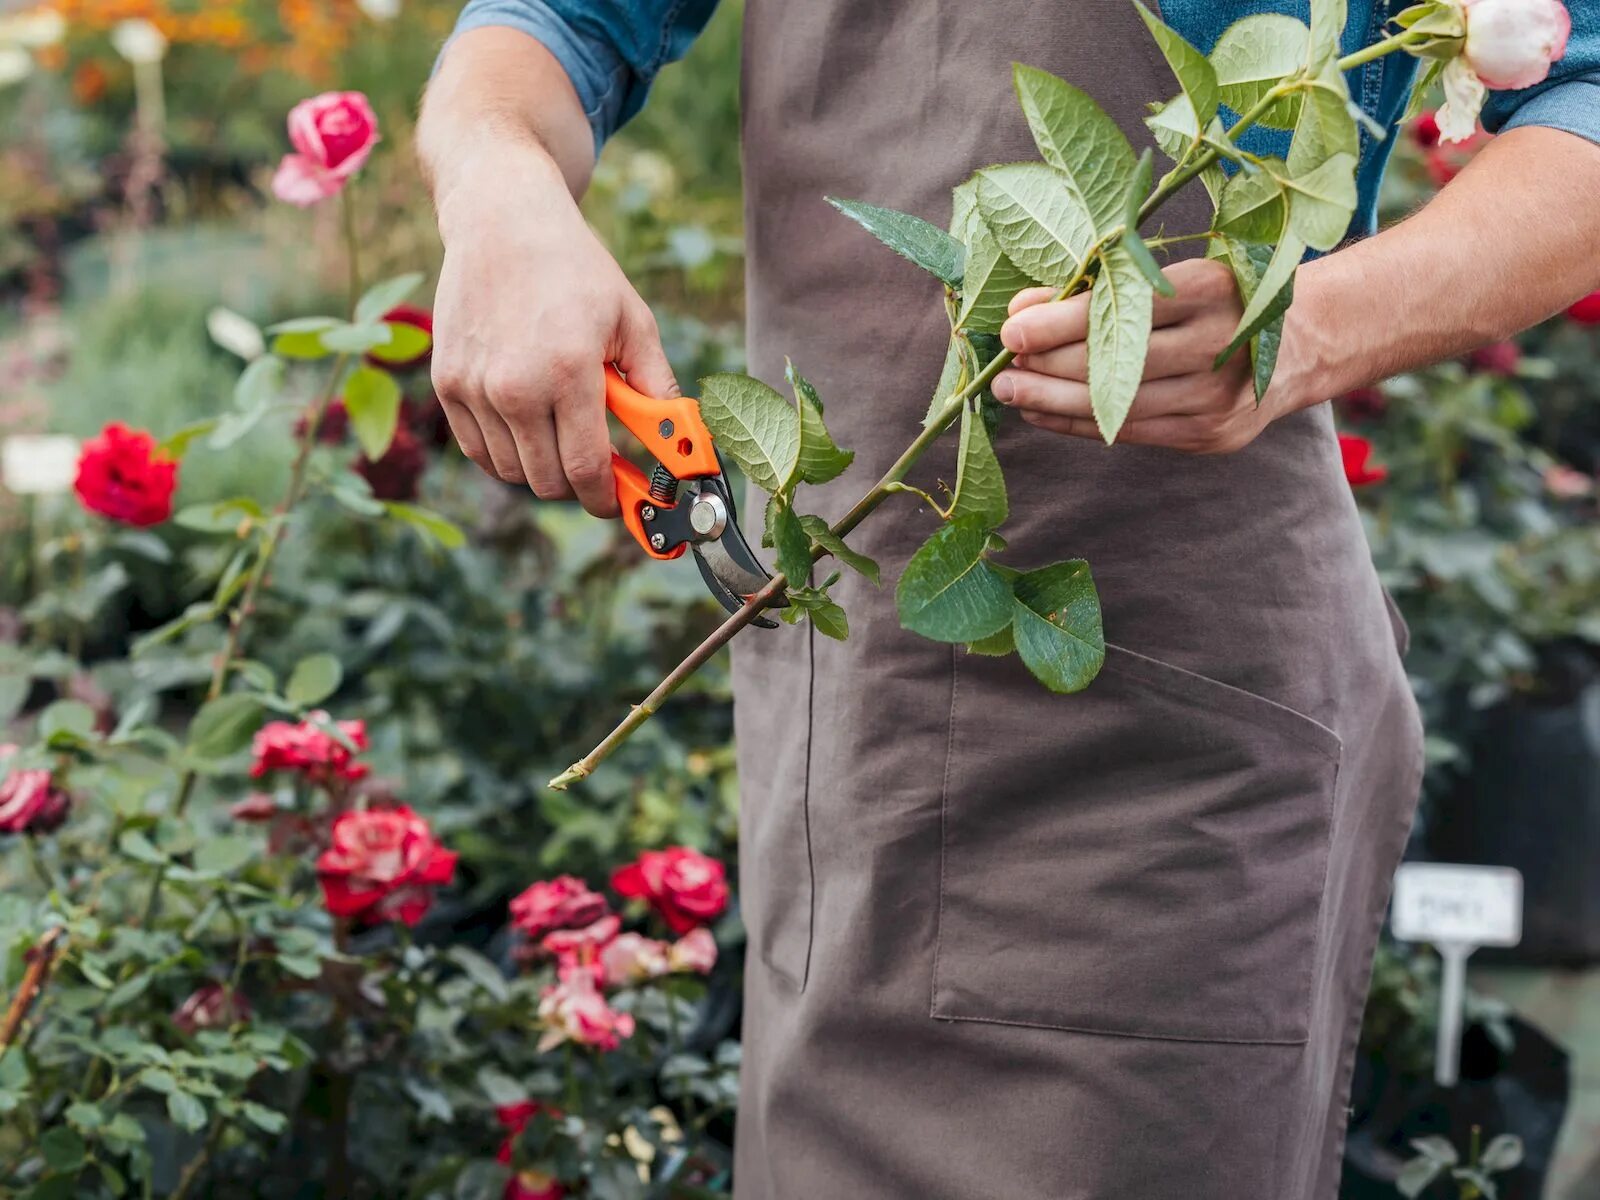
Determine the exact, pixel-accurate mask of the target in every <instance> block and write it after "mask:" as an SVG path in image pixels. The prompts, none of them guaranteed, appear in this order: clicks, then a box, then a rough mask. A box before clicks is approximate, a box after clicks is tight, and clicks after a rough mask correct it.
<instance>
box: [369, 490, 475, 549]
mask: <svg viewBox="0 0 1600 1200" xmlns="http://www.w3.org/2000/svg"><path fill="white" fill-rule="evenodd" d="M374 503H378V505H379V511H381V512H383V513H386V514H387V515H389V516H391V517H393V518H394V519H395V520H397V521H399V522H401V523H402V524H405V525H409V526H411V528H413V529H415V530H416V531H417V532H418V533H420V534H422V535H423V536H424V537H425V538H427V539H428V540H429V541H432V542H434V543H436V544H438V545H439V546H442V547H444V549H446V550H459V549H460V548H461V547H462V546H465V545H466V544H467V535H466V534H464V533H462V532H461V526H459V525H457V524H456V523H455V522H454V521H452V520H450V518H449V517H445V516H441V515H440V514H438V513H436V512H434V511H433V510H432V509H427V508H421V507H419V506H418V505H415V504H406V503H404V502H402V501H399V500H385V501H382V502H381V503H379V502H374Z"/></svg>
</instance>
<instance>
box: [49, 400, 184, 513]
mask: <svg viewBox="0 0 1600 1200" xmlns="http://www.w3.org/2000/svg"><path fill="white" fill-rule="evenodd" d="M73 486H74V487H75V488H76V489H77V492H78V499H79V500H81V501H82V502H83V506H84V507H85V508H87V509H88V510H89V511H90V512H97V513H99V514H100V515H101V516H104V517H110V518H111V519H112V520H113V521H121V522H122V523H123V524H125V525H141V526H144V525H159V524H161V522H163V521H165V520H166V519H167V518H168V517H170V516H171V515H172V493H173V492H175V491H176V490H177V488H178V464H177V462H176V461H175V460H174V459H171V458H168V457H167V456H166V455H165V454H162V453H161V452H160V451H159V450H158V449H157V448H156V440H155V438H153V437H151V436H150V435H149V434H148V433H146V432H144V430H142V429H138V430H135V429H129V428H128V427H127V426H126V425H124V424H122V423H121V422H120V421H113V422H111V424H109V425H107V426H106V427H105V428H104V429H102V430H101V431H100V432H99V434H98V435H96V436H95V437H92V438H90V439H89V440H88V441H86V442H84V444H83V450H82V452H81V453H80V454H79V456H78V478H77V481H76V482H75V484H74V485H73Z"/></svg>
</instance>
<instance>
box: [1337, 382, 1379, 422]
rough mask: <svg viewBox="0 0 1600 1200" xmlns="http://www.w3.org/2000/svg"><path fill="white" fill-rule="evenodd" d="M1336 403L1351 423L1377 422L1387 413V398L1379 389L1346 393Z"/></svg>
mask: <svg viewBox="0 0 1600 1200" xmlns="http://www.w3.org/2000/svg"><path fill="white" fill-rule="evenodd" d="M1334 403H1336V404H1337V405H1338V406H1339V411H1340V412H1342V413H1344V415H1345V416H1347V417H1349V418H1350V419H1351V420H1352V421H1377V420H1381V419H1382V417H1383V414H1384V413H1386V412H1388V411H1389V397H1388V396H1386V395H1385V394H1384V391H1383V389H1382V388H1380V387H1362V388H1356V389H1355V390H1354V391H1351V392H1346V393H1345V394H1344V395H1342V396H1340V397H1339V399H1338V400H1336V401H1335V402H1334Z"/></svg>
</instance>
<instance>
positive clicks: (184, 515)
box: [172, 496, 266, 536]
mask: <svg viewBox="0 0 1600 1200" xmlns="http://www.w3.org/2000/svg"><path fill="white" fill-rule="evenodd" d="M265 516H266V513H265V511H263V509H262V507H261V505H260V504H258V503H257V502H256V501H254V500H252V499H251V498H250V497H249V496H230V497H229V498H228V499H226V500H218V501H216V502H215V503H211V504H191V505H189V506H188V507H187V508H181V509H179V510H178V511H177V512H176V513H174V514H173V517H172V522H173V524H175V525H181V526H183V528H185V529H193V530H197V531H198V532H200V533H229V534H234V535H236V536H237V535H238V534H239V532H240V531H241V529H242V528H243V526H244V525H245V524H246V523H247V522H252V523H253V522H255V521H259V520H261V519H262V518H263V517H265Z"/></svg>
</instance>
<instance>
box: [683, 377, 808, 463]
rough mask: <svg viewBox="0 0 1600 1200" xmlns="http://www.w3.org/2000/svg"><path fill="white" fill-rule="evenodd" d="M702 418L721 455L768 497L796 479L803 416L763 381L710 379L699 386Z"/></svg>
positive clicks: (740, 378)
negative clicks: (766, 493)
mask: <svg viewBox="0 0 1600 1200" xmlns="http://www.w3.org/2000/svg"><path fill="white" fill-rule="evenodd" d="M700 416H701V418H702V419H703V420H704V421H705V423H706V426H707V428H709V429H710V430H711V436H712V437H713V438H715V439H716V443H717V449H719V450H720V451H722V453H724V454H726V455H727V456H728V457H729V458H731V459H733V461H734V462H736V463H738V464H739V466H740V468H741V469H742V470H743V471H744V473H745V475H747V476H748V477H749V478H750V480H751V482H753V483H754V484H755V485H756V486H757V487H759V488H761V489H762V490H763V491H766V492H776V491H779V490H780V489H781V488H783V487H784V485H785V484H786V483H787V481H788V480H789V479H790V477H791V476H792V475H793V474H794V471H795V463H796V461H797V459H798V458H799V454H800V414H799V413H798V412H797V411H796V410H795V409H794V407H793V406H792V405H790V404H789V402H788V401H786V400H785V399H784V398H783V397H782V396H780V395H779V394H778V393H777V392H775V391H773V390H772V389H771V388H769V387H768V386H767V385H766V384H764V383H762V382H761V381H760V380H758V379H752V378H750V376H748V375H708V376H707V377H706V378H704V379H702V380H701V381H700Z"/></svg>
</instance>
